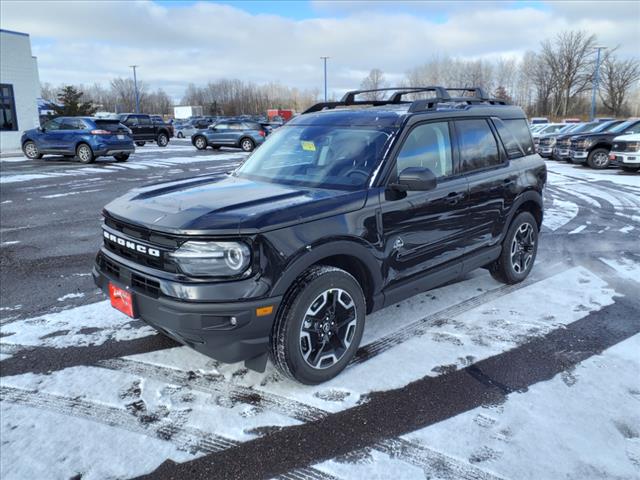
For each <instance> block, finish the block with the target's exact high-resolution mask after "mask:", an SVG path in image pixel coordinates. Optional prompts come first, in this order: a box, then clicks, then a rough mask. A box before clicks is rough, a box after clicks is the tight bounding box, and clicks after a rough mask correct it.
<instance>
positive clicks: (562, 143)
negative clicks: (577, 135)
mask: <svg viewBox="0 0 640 480" xmlns="http://www.w3.org/2000/svg"><path fill="white" fill-rule="evenodd" d="M570 145H571V140H560V141H558V142H557V143H556V147H558V148H561V149H562V150H566V149H568V148H569V146H570Z"/></svg>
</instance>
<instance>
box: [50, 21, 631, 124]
mask: <svg viewBox="0 0 640 480" xmlns="http://www.w3.org/2000/svg"><path fill="white" fill-rule="evenodd" d="M596 46H597V38H596V36H595V35H590V34H588V33H586V32H583V31H565V32H561V33H559V34H558V35H557V36H555V37H554V38H552V39H548V40H545V41H543V42H542V43H541V44H540V49H539V51H528V52H526V53H525V54H524V55H523V57H522V58H520V59H515V58H501V59H498V60H466V59H460V58H456V57H451V56H442V55H435V56H433V57H432V58H431V59H430V60H428V61H426V62H425V63H424V64H422V65H419V66H416V67H414V68H412V69H410V70H409V71H407V72H406V75H405V79H404V81H403V82H401V85H393V86H407V87H411V86H424V85H444V86H449V87H453V86H455V87H463V88H467V87H472V86H473V87H475V86H479V87H482V88H483V89H484V90H485V91H486V92H487V93H490V94H491V95H493V96H495V97H497V98H501V99H504V100H508V101H510V102H512V103H515V104H517V105H520V106H522V107H523V108H524V109H525V111H526V113H527V114H528V115H530V116H550V117H554V118H562V117H569V116H580V117H587V116H588V114H589V111H590V105H591V89H592V86H593V82H594V72H595V70H596V52H597V50H596V49H595V47H596ZM599 71H600V81H599V88H598V113H599V114H602V115H605V114H606V115H614V116H625V115H629V114H634V115H638V113H640V112H638V111H637V110H638V105H637V104H638V103H640V102H639V101H638V100H640V98H638V94H639V93H640V92H639V91H638V89H637V83H638V80H640V60H639V59H638V58H631V59H622V58H620V57H619V56H618V54H617V48H611V49H608V50H604V51H602V57H601V64H600V70H599ZM385 86H388V84H387V82H386V80H385V75H384V72H383V71H382V70H380V69H378V68H374V69H372V70H371V71H370V73H369V74H368V75H367V76H366V78H364V79H363V81H362V83H361V87H362V88H363V89H375V88H381V87H385ZM75 89H76V91H77V92H80V96H79V98H78V99H77V100H78V102H84V103H85V104H87V105H90V106H93V107H95V109H96V110H97V111H100V110H103V111H108V112H133V111H135V88H134V82H133V80H132V79H129V78H115V79H113V80H112V81H111V82H110V83H109V85H108V86H107V87H104V86H102V85H100V84H93V85H89V86H82V85H80V86H76V87H75ZM63 91H64V87H60V88H57V89H55V88H52V87H51V85H49V84H44V85H43V86H42V97H43V98H45V99H47V100H51V101H54V102H56V101H58V102H60V101H62V100H64V98H62V100H61V99H60V98H59V97H58V95H59V94H60V93H62V92H63ZM138 92H139V97H140V108H141V111H142V112H145V113H152V114H159V115H171V114H172V113H173V104H174V102H173V101H172V99H171V98H170V97H169V95H168V94H167V93H166V92H165V91H164V90H162V89H157V90H153V91H152V90H151V89H150V88H149V86H148V84H147V83H145V82H144V81H142V82H138ZM319 94H320V91H319V89H311V90H300V89H297V88H292V87H288V86H284V85H281V84H279V83H268V84H264V85H258V84H256V83H253V82H246V81H243V80H239V79H220V80H216V81H211V82H209V83H207V84H206V85H203V86H198V85H195V84H193V83H190V84H189V85H188V86H187V87H186V89H185V92H184V94H183V96H182V98H181V102H180V103H181V104H182V105H198V106H202V107H203V111H204V114H206V115H240V114H264V113H265V112H266V110H267V109H268V108H292V109H294V110H295V111H298V112H300V111H303V110H304V109H305V108H307V107H308V106H310V105H312V104H313V103H315V102H316V101H318V97H319ZM633 95H636V98H635V102H634V99H633V98H632V97H633ZM383 96H384V94H383V93H380V92H376V93H372V94H370V95H369V97H370V98H371V99H380V98H383ZM332 99H335V95H333V98H332ZM634 109H635V110H634Z"/></svg>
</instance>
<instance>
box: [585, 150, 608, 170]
mask: <svg viewBox="0 0 640 480" xmlns="http://www.w3.org/2000/svg"><path fill="white" fill-rule="evenodd" d="M587 163H588V164H589V166H590V167H591V168H595V169H598V170H600V169H603V168H607V167H608V166H609V163H610V162H609V150H607V149H606V148H596V149H595V150H593V151H592V152H591V153H590V154H589V157H587Z"/></svg>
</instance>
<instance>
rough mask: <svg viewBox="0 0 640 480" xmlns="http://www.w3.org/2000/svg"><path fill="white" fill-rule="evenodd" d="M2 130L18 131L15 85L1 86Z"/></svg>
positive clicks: (0, 115) (0, 121) (0, 116)
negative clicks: (14, 94)
mask: <svg viewBox="0 0 640 480" xmlns="http://www.w3.org/2000/svg"><path fill="white" fill-rule="evenodd" d="M0 130H3V131H5V130H18V119H17V118H16V102H15V98H14V96H13V85H8V84H6V83H3V84H0Z"/></svg>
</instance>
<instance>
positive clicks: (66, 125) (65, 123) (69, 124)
mask: <svg viewBox="0 0 640 480" xmlns="http://www.w3.org/2000/svg"><path fill="white" fill-rule="evenodd" d="M84 128H85V126H84V122H83V121H82V120H79V119H77V118H65V119H64V120H62V123H61V125H60V130H83V129H84Z"/></svg>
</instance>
